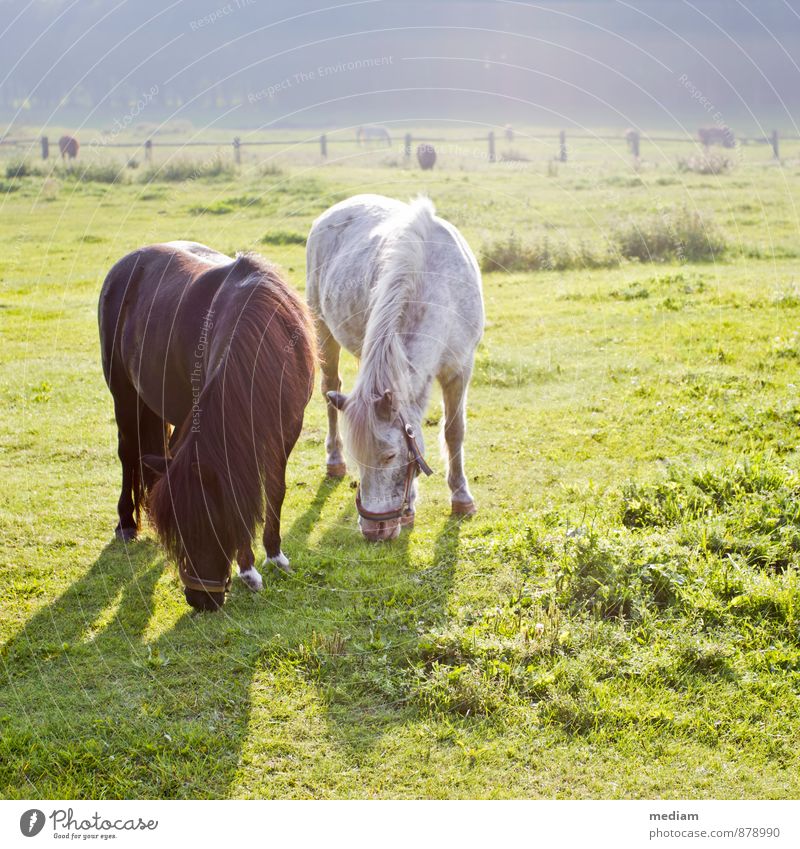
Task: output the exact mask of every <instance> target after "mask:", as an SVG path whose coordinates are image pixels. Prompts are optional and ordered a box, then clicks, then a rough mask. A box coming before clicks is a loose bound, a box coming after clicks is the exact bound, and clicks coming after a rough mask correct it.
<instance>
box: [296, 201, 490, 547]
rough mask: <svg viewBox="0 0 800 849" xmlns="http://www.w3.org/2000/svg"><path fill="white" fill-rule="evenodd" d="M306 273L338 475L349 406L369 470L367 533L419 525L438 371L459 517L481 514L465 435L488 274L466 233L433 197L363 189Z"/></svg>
mask: <svg viewBox="0 0 800 849" xmlns="http://www.w3.org/2000/svg"><path fill="white" fill-rule="evenodd" d="M307 269H308V278H307V287H306V293H307V297H308V302H309V304H310V306H311V309H312V312H313V313H314V317H315V321H316V326H317V338H318V341H319V345H320V348H321V361H322V391H323V393H324V394H325V395H326V397H327V399H328V437H327V441H326V443H325V446H326V449H327V462H328V474H329V475H332V476H342V475H344V474H345V471H346V466H345V461H344V457H343V455H342V447H343V445H342V440H341V438H340V436H339V431H338V412H339V411H341V412H342V413H343V414H344V420H345V425H346V428H345V436H346V438H347V442H348V449H349V453H350V454H351V455H352V456H353V457H354V458H355V460H356V462H357V464H358V466H359V472H360V485H359V488H358V490H357V495H356V508H357V510H358V514H359V525H360V527H361V532H362V533H363V534H364V536H365V537H366V538H367V539H369V540H373V541H377V540H386V539H393V538H394V537H396V536H397V535H398V534H399V533H400V527H401V525H410V524H412V523H413V520H414V511H415V501H416V497H417V484H416V476H417V475H418V473H419V472H420V471H423V472H425V473H426V474H430V471H431V470H430V468H429V467H428V465H427V464H426V463H425V460H424V458H423V454H424V446H423V443H422V434H421V424H422V416H423V413H424V411H425V407H426V405H427V403H428V398H429V395H430V391H431V385H432V383H433V379H434V378H436V379H437V380H438V381H439V383H440V385H441V387H442V394H443V398H444V428H443V436H444V443H445V445H446V447H447V454H448V461H449V470H448V475H447V482H448V484H449V486H450V491H451V504H452V509H453V513H455V514H471V513H474V512H475V502H474V501H473V499H472V495H471V494H470V491H469V487H468V485H467V479H466V477H465V475H464V455H463V442H464V432H465V427H466V400H467V386H468V385H469V381H470V377H471V375H472V368H473V363H474V358H475V348H476V347H477V345H478V342H479V341H480V338H481V336H482V335H483V324H484V315H483V295H482V292H481V276H480V271H479V270H478V264H477V262H476V261H475V257H474V256H473V254H472V251H471V250H470V249H469V246H468V245H467V243H466V242H465V241H464V238H463V237H462V236H461V234H460V233H459V232H458V230H457V229H456V228H455V227H454V226H453V225H452V224H450V223H448V222H447V221H443V220H442V219H441V218H438V217H437V216H436V213H435V211H434V208H433V205H432V204H431V202H430V201H429V200H428V199H427V198H417V199H416V200H415V201H413V202H412V203H410V204H405V203H402V202H400V201H397V200H391V199H390V198H386V197H381V196H379V195H359V196H357V197H353V198H350V199H349V200H345V201H342V202H341V203H338V204H336V205H335V206H333V207H331V208H330V209H329V210H328V211H327V212H325V213H323V214H322V215H321V216H320V217H319V218H318V219H317V220H316V221H315V222H314V225H313V227H312V228H311V233H310V234H309V237H308V244H307ZM342 347H343V348H345V349H347V350H348V351H350V352H351V353H352V354H354V355H355V356H357V357H359V358H360V361H361V362H360V367H359V372H358V377H357V379H356V382H355V385H354V387H353V391H352V392H351V394H350V395H343V394H342V393H341V392H340V389H341V379H340V377H339V352H340V349H341V348H342Z"/></svg>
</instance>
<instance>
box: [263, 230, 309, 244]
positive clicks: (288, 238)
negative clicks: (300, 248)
mask: <svg viewBox="0 0 800 849" xmlns="http://www.w3.org/2000/svg"><path fill="white" fill-rule="evenodd" d="M305 243H306V237H305V236H304V235H303V234H302V233H297V232H295V231H293V230H273V231H271V232H270V233H266V234H265V235H264V236H262V237H261V244H262V245H304V244H305Z"/></svg>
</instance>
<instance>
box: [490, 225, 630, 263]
mask: <svg viewBox="0 0 800 849" xmlns="http://www.w3.org/2000/svg"><path fill="white" fill-rule="evenodd" d="M617 265H619V257H618V256H616V254H614V253H613V252H611V251H609V250H599V249H595V248H593V247H592V246H591V245H589V244H588V243H586V242H581V243H580V244H579V245H577V246H572V245H568V244H566V243H556V242H551V241H550V239H548V238H547V236H545V237H544V238H542V239H541V240H540V241H539V242H536V243H533V244H523V242H522V241H521V240H520V239H519V238H518V237H517V236H516V235H515V234H513V233H512V234H511V235H510V236H508V238H506V239H501V240H499V241H496V242H492V243H487V244H485V245H484V246H483V248H482V251H481V269H482V270H483V271H567V270H571V269H592V268H615V267H616V266H617Z"/></svg>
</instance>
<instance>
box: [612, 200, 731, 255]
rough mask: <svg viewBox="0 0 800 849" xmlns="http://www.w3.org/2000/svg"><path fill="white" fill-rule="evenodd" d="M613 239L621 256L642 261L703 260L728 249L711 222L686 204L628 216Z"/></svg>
mask: <svg viewBox="0 0 800 849" xmlns="http://www.w3.org/2000/svg"><path fill="white" fill-rule="evenodd" d="M614 241H615V243H616V245H617V249H618V250H619V253H620V254H621V255H622V256H624V257H626V258H627V259H636V260H639V261H641V262H705V261H709V260H714V259H719V258H720V257H721V256H722V255H723V254H724V253H725V250H726V248H727V244H726V242H725V240H724V238H723V237H722V235H721V234H720V233H719V232H718V231H717V230H716V228H715V227H714V225H713V224H712V223H711V222H710V221H709V220H707V219H706V218H704V217H703V216H702V215H700V213H699V212H696V211H695V210H691V209H689V208H688V207H686V206H684V207H675V208H672V209H665V210H663V211H661V212H660V213H657V214H655V215H651V216H649V217H647V218H644V219H641V220H633V219H631V220H630V221H628V223H627V224H625V225H622V226H620V227H618V228H617V230H616V231H615V233H614Z"/></svg>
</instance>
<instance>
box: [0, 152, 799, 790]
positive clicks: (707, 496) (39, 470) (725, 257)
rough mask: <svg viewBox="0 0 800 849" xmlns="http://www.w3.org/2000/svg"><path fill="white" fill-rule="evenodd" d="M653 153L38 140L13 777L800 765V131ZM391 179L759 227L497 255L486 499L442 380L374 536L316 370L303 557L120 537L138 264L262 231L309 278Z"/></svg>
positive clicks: (262, 244)
mask: <svg viewBox="0 0 800 849" xmlns="http://www.w3.org/2000/svg"><path fill="white" fill-rule="evenodd" d="M590 153H591V154H592V155H589V154H590ZM643 154H644V155H645V159H646V161H645V162H644V163H643V165H642V167H641V168H640V170H639V171H638V172H634V171H633V170H632V168H631V167H630V163H629V161H628V159H627V157H626V156H624V149H623V148H622V147H621V146H617V147H616V148H614V149H613V150H610V149H607V148H606V147H605V146H598V147H597V149H596V150H594V151H590V150H589V149H588V143H587V152H586V156H585V157H582V156H581V155H580V151H577V152H576V155H575V156H574V157H573V161H570V162H568V163H566V164H559V165H558V166H555V167H554V166H548V164H547V163H546V162H545V161H544V160H541V161H539V160H536V161H531V162H517V163H509V164H507V165H506V164H496V165H490V164H488V163H486V162H485V161H481V160H480V159H479V158H478V157H473V158H470V157H469V156H463V157H461V158H460V159H456V157H453V158H452V160H451V159H447V157H444V158H443V159H442V161H441V163H440V165H441V167H438V168H437V169H436V170H434V171H433V172H431V173H427V174H423V173H422V172H420V171H418V170H415V169H412V168H406V167H403V164H402V161H400V160H399V159H397V158H396V157H395V158H394V159H393V158H391V156H390V158H389V159H386V156H387V155H385V154H377V153H375V154H371V155H370V156H369V157H367V159H368V161H363V162H362V161H360V160H359V159H358V158H357V157H351V158H348V159H346V160H345V161H340V162H332V163H330V164H328V165H322V164H320V163H318V162H314V161H308V162H305V161H298V162H296V163H294V164H293V163H292V162H290V161H288V162H287V161H284V160H280V162H279V163H278V165H277V166H276V165H275V162H274V161H273V162H272V164H271V166H270V167H268V168H264V167H263V163H262V164H259V163H258V162H256V161H255V159H254V158H252V159H251V158H249V157H248V158H246V160H245V163H244V164H243V165H242V166H241V168H240V169H238V170H237V171H236V172H235V173H233V172H230V171H229V170H227V169H220V170H221V173H218V174H217V175H216V176H213V175H209V176H200V177H194V178H193V175H192V174H190V175H189V178H188V179H184V180H180V181H176V182H165V181H163V180H162V179H160V176H163V174H162V175H159V174H151V175H150V176H149V178H147V179H146V178H144V177H143V176H142V168H139V169H136V170H131V169H126V168H123V169H122V170H120V172H119V173H120V174H121V175H122V177H123V182H122V183H121V184H117V183H115V184H108V183H103V182H95V181H92V180H88V179H87V180H80V179H76V178H75V175H74V174H68V173H66V172H64V171H63V170H60V169H57V170H56V171H55V172H52V173H44V174H40V173H34V174H32V175H31V176H24V177H18V176H14V175H13V174H10V175H8V176H4V174H5V166H6V164H8V162H9V160H8V159H6V160H3V171H2V172H0V184H1V185H0V243H1V244H2V245H3V249H2V252H0V280H1V288H0V322H1V324H0V327H2V341H3V344H2V346H0V363H1V364H2V367H1V370H0V409H2V411H3V412H2V416H1V417H0V440H1V445H2V453H0V469H1V470H2V485H1V486H0V545H1V546H2V547H1V549H0V576H1V577H0V580H1V581H2V587H3V592H2V594H0V610H1V611H2V613H1V614H0V641H2V649H1V650H0V658H2V678H0V795H2V796H3V797H34V798H36V797H39V798H52V797H106V798H111V797H140V798H141V797H169V798H172V797H229V796H230V797H269V798H272V797H475V796H477V797H561V798H587V797H613V798H620V797H625V798H627V797H664V798H675V797H719V798H740V797H750V798H752V797H757V798H788V797H792V798H796V797H797V796H798V795H799V794H800V761H799V758H798V748H797V740H798V737H800V701H799V697H800V583H799V582H798V565H800V477H799V476H798V458H799V457H800V455H799V454H798V450H797V446H798V441H800V430H798V428H799V427H800V391H798V378H799V377H800V375H799V374H798V368H799V367H800V334H799V332H798V318H800V282H799V277H800V247H799V246H798V230H799V229H800V228H798V217H797V211H796V208H795V202H796V197H797V186H798V177H799V176H800V163H798V162H797V161H791V160H787V161H785V162H784V164H783V167H778V166H777V165H773V164H771V163H770V162H769V158H768V156H767V155H766V153H765V151H764V149H763V148H758V149H749V148H747V149H745V150H744V151H743V155H742V156H741V157H739V156H738V155H736V154H734V158H735V159H736V161H735V164H734V167H733V169H732V170H731V171H730V172H729V173H726V174H721V175H719V176H709V175H699V174H694V173H679V172H677V170H676V169H675V167H674V165H675V156H676V155H677V153H676V152H675V151H672V150H670V151H666V152H664V151H661V152H660V153H659V155H656V152H654V151H651V152H650V153H648V151H647V150H645V149H643ZM263 155H264V156H266V153H264V154H263ZM270 155H271V154H270ZM87 161H88V160H87ZM98 161H99V160H98ZM108 161H113V162H117V160H111V159H109V160H108ZM31 164H32V165H36V164H37V163H35V162H34V161H33V160H32V161H31ZM39 164H40V163H39ZM118 165H119V163H117V165H115V167H118ZM12 170H13V169H12ZM87 176H89V175H88V174H87ZM363 191H376V192H381V193H385V194H389V195H393V196H396V197H399V198H407V197H409V196H411V195H413V194H416V193H417V192H419V191H427V192H428V193H429V194H430V195H431V197H432V198H433V199H434V201H435V202H436V204H437V207H438V209H439V212H440V214H441V215H443V216H445V217H447V218H449V219H450V220H451V221H453V222H454V223H455V224H456V225H457V226H459V227H460V228H462V230H463V232H464V234H465V235H466V237H467V239H468V240H469V241H470V243H471V244H472V245H473V247H474V249H475V250H476V252H479V251H481V250H482V248H483V247H484V246H486V247H487V250H488V249H489V248H490V247H491V246H492V245H494V244H496V243H497V242H498V241H502V240H506V239H508V238H509V236H511V235H512V234H513V236H514V238H515V239H516V240H517V241H518V242H519V243H520V244H523V245H524V244H531V245H533V244H541V243H542V240H544V239H545V238H546V239H547V240H550V242H551V243H552V244H554V245H560V246H561V247H562V248H564V249H565V250H566V249H574V250H577V249H578V246H588V248H587V250H590V251H601V250H605V249H606V246H607V245H608V244H610V243H612V242H613V240H614V238H615V236H614V234H615V233H617V232H619V228H625V227H628V228H630V226H631V222H634V223H637V222H644V221H652V220H658V219H659V216H660V217H661V219H662V220H663V219H669V220H677V219H679V218H680V217H681V216H682V215H685V214H687V210H688V211H689V212H691V211H693V210H697V211H699V212H700V213H702V215H703V221H704V222H706V223H708V222H710V221H711V220H712V219H713V222H714V223H713V226H714V228H715V233H716V234H717V235H718V237H719V238H720V239H722V240H724V241H725V243H726V245H727V249H726V250H724V251H716V252H715V256H714V259H713V261H707V262H703V263H693V262H688V261H685V260H686V257H685V256H683V259H682V258H681V257H682V254H681V251H678V252H677V259H675V260H673V261H668V262H662V263H658V262H641V261H631V260H627V259H624V258H622V259H621V260H619V261H617V262H615V263H614V264H613V265H611V267H607V268H581V267H574V268H565V269H564V270H560V271H551V270H546V268H547V266H546V263H545V270H537V271H519V272H507V271H502V270H500V271H492V272H489V273H486V274H485V276H484V286H485V299H486V311H487V322H488V323H487V330H486V335H485V338H484V341H483V343H482V346H481V348H480V352H479V358H478V366H477V370H476V374H475V378H474V381H473V385H472V390H471V396H470V407H469V420H468V421H469V431H468V440H467V460H468V473H469V474H470V476H471V481H472V485H473V492H474V494H475V496H476V499H477V501H478V504H479V507H480V512H479V514H478V516H477V517H475V518H474V519H473V520H471V521H465V522H463V523H459V522H456V521H453V520H451V519H450V518H449V517H448V509H449V498H448V493H447V487H446V483H445V480H444V476H443V475H442V474H441V472H442V470H443V468H444V466H443V462H442V461H441V460H440V459H438V458H437V457H436V449H435V446H436V439H437V428H438V422H439V415H440V413H439V405H438V398H437V399H436V401H435V403H434V404H433V405H432V406H431V409H430V411H429V418H428V420H427V421H426V434H425V436H426V442H427V445H428V451H429V458H430V459H431V460H433V461H435V462H434V465H435V466H436V470H437V471H438V472H439V474H437V475H435V476H434V477H432V478H430V479H428V480H425V481H424V482H423V483H422V485H421V490H422V499H423V500H422V504H421V505H420V506H419V509H418V513H417V524H416V528H415V529H414V530H413V532H411V533H410V534H404V535H403V536H402V537H401V539H400V540H398V541H397V542H395V543H391V544H387V545H382V546H370V545H368V544H366V543H364V542H362V541H361V539H360V537H359V534H358V532H357V528H356V518H355V508H354V503H353V495H354V491H353V482H352V479H350V478H348V479H346V480H345V481H343V482H338V483H337V482H330V481H327V480H326V479H325V477H324V468H325V466H324V460H325V457H324V447H323V439H324V406H323V402H322V399H321V397H320V396H319V394H317V395H315V397H314V399H313V400H312V402H311V404H310V405H309V408H308V411H307V415H306V426H305V431H304V435H303V437H302V439H301V441H300V443H299V445H298V448H297V450H296V452H295V454H294V455H293V457H292V460H291V463H290V476H289V494H288V497H287V503H286V506H285V511H284V522H283V528H284V550H285V551H286V552H287V554H288V555H289V557H290V558H291V559H292V561H293V566H294V568H295V574H294V575H292V576H285V575H283V574H277V573H268V574H266V575H265V578H266V588H265V591H264V592H263V593H262V594H261V595H258V596H255V595H252V594H250V593H249V592H248V591H247V590H246V589H245V588H243V587H242V586H241V585H240V584H239V583H237V582H234V587H233V590H232V592H231V595H230V597H229V599H228V602H227V604H226V605H225V608H224V610H223V612H222V613H220V614H217V615H193V614H192V613H191V612H190V609H189V608H188V607H187V606H186V604H185V603H184V601H183V598H182V594H181V591H180V588H179V583H178V580H177V576H176V574H175V570H174V568H173V566H172V565H171V564H170V563H168V562H166V561H165V559H164V557H163V555H162V554H161V552H160V550H159V548H158V546H157V545H156V543H155V541H154V539H153V536H152V533H151V532H150V531H147V532H146V533H144V534H143V536H142V538H141V539H140V541H138V542H135V543H132V544H128V545H127V546H126V545H124V544H123V543H121V542H116V541H114V539H113V533H112V529H113V527H114V523H115V522H116V516H115V505H116V499H117V495H118V477H119V471H118V466H117V460H116V456H115V450H116V435H115V428H114V422H113V416H112V407H111V399H110V396H109V394H108V392H107V390H106V387H105V385H104V382H103V378H102V373H101V370H100V358H99V346H98V340H97V329H96V319H95V312H96V301H97V296H98V292H99V289H100V285H101V283H102V280H103V277H104V275H105V273H106V271H107V270H108V268H109V267H110V266H111V264H112V263H113V262H114V261H115V260H116V259H117V258H119V257H120V256H122V255H123V254H124V253H126V252H127V251H129V250H131V249H133V248H135V247H137V246H139V245H142V244H146V243H149V242H154V241H166V240H169V239H176V238H185V239H195V240H198V241H201V242H206V243H208V244H210V245H212V246H214V247H216V248H219V249H221V250H224V251H229V252H232V251H236V250H248V249H255V250H259V251H261V252H262V253H264V254H265V255H266V256H268V257H270V258H271V259H273V260H275V261H276V262H277V263H279V264H280V265H281V266H282V267H283V269H284V271H285V274H286V275H287V276H288V278H289V279H290V280H291V281H292V283H293V284H294V285H296V286H297V287H298V288H300V289H302V288H303V278H304V248H303V238H304V236H305V234H306V233H307V231H308V228H309V226H310V223H311V221H312V220H313V218H314V217H315V216H316V215H318V214H319V213H320V212H321V211H322V210H323V209H325V208H326V207H327V206H329V205H330V204H331V203H333V202H335V201H337V200H339V199H341V198H344V197H346V196H348V195H351V194H355V193H358V192H363ZM653 216H655V219H654V218H653ZM704 226H705V224H704ZM709 226H711V225H710V224H709ZM354 371H355V364H354V362H353V361H352V360H351V359H350V358H347V359H346V360H345V374H346V377H345V385H346V386H351V385H352V380H353V375H354ZM261 556H262V558H263V552H262V553H261Z"/></svg>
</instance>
